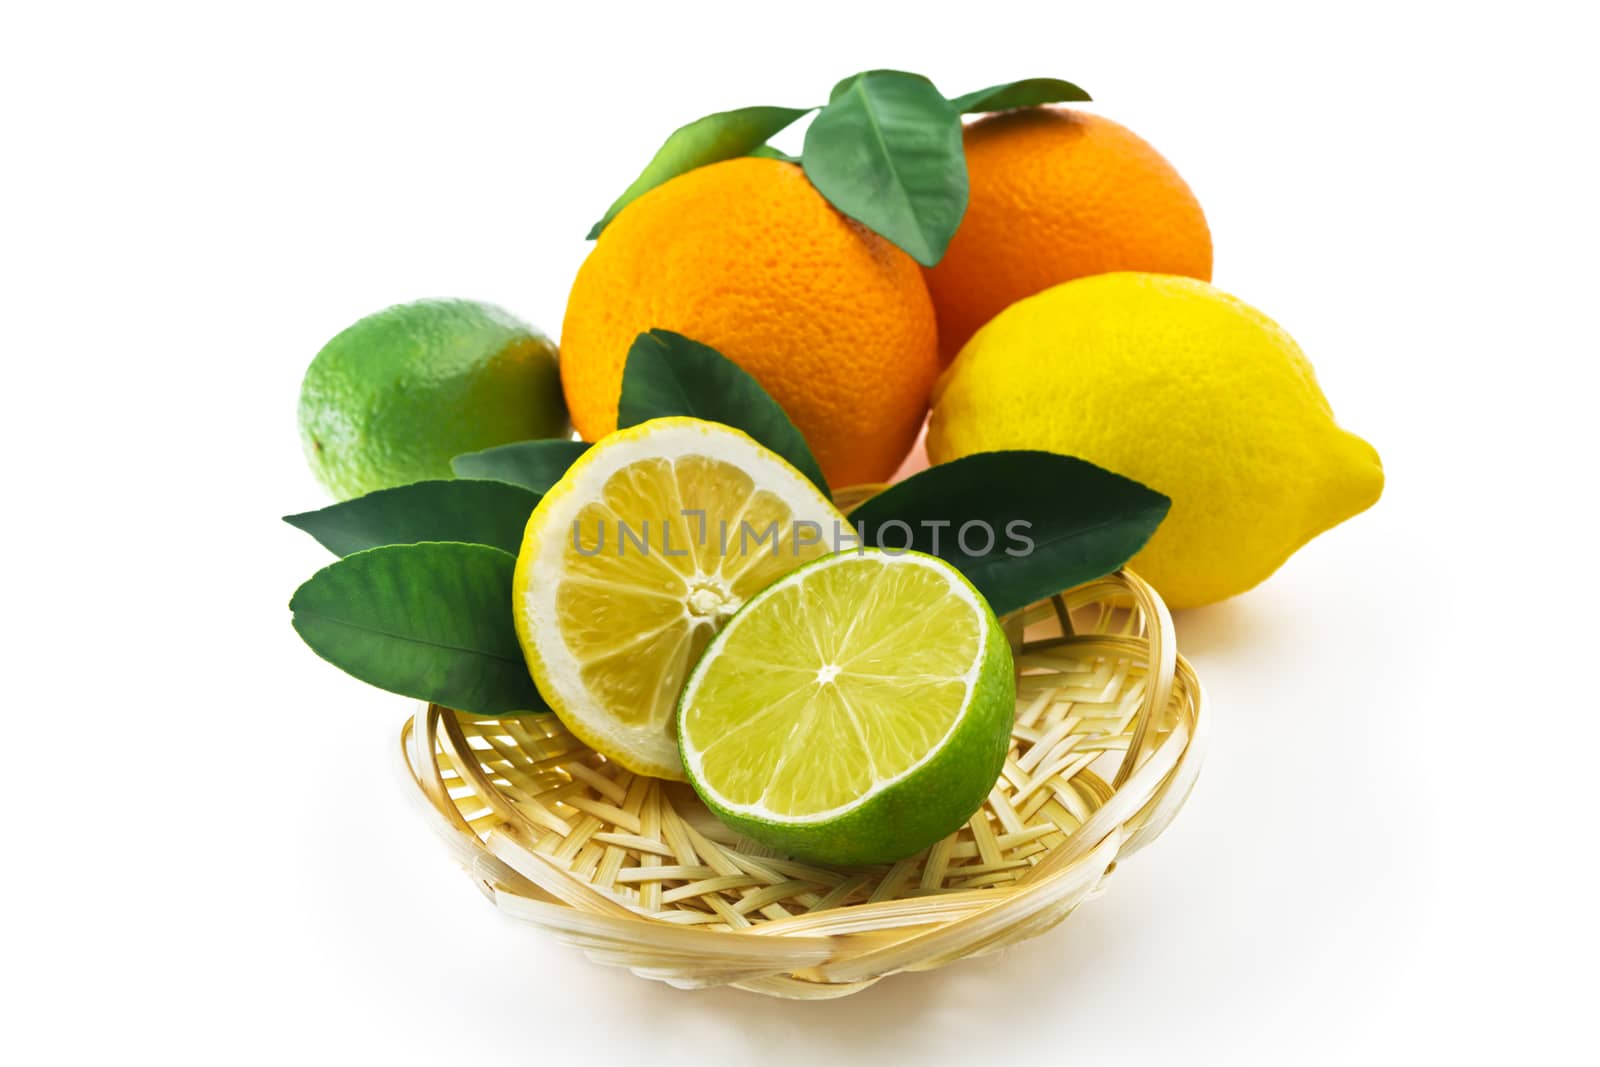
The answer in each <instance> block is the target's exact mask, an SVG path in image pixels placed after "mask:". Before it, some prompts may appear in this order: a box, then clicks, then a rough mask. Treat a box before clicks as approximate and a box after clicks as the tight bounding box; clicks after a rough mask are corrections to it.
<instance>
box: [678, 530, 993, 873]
mask: <svg viewBox="0 0 1600 1067" xmlns="http://www.w3.org/2000/svg"><path fill="white" fill-rule="evenodd" d="M1015 708H1016V682H1015V676H1014V674H1013V670H1012V659H1011V649H1010V646H1009V645H1008V644H1007V643H1006V640H1005V637H1004V635H1003V634H1002V633H1001V630H1000V624H999V622H998V621H997V620H996V619H995V616H994V612H993V611H991V610H990V609H989V605H988V604H987V603H986V602H985V601H984V599H983V597H982V596H981V595H980V594H979V593H978V591H977V590H976V589H974V588H973V587H972V585H971V584H970V583H969V582H968V581H967V580H966V578H964V577H963V576H962V575H961V573H960V572H959V571H957V570H956V569H955V568H954V567H952V566H950V565H949V564H948V563H945V562H944V561H943V560H938V559H935V558H933V557H932V556H924V555H921V554H920V553H894V554H889V553H885V552H881V551H877V550H866V551H846V552H842V553H840V554H838V555H834V556H829V557H827V558H826V559H822V560H819V561H817V562H815V563H810V564H807V565H806V566H804V567H802V568H800V569H799V570H797V571H795V572H794V573H793V574H790V575H789V576H788V577H786V578H783V579H782V580H780V581H778V582H776V583H774V584H773V585H771V586H770V587H768V588H767V589H766V590H765V591H764V592H762V593H761V594H759V595H758V596H757V597H755V599H753V600H751V601H750V603H749V604H748V605H746V606H745V608H744V610H743V611H741V612H740V613H739V614H738V615H736V616H735V617H734V618H733V620H732V621H731V622H730V623H728V625H727V626H726V627H725V628H724V629H723V630H722V632H721V633H720V634H719V635H718V636H717V637H716V638H715V639H714V640H713V641H712V642H711V644H710V646H709V647H708V648H707V649H706V652H705V655H704V656H702V657H701V659H700V663H699V665H698V666H697V667H696V668H695V670H694V672H693V674H691V675H690V678H689V682H688V684H687V685H686V686H685V687H684V690H683V696H682V698H681V700H680V702H679V707H678V742H679V746H680V748H681V749H682V752H683V763H684V767H685V768H686V769H687V771H688V774H689V781H690V783H691V784H692V785H693V786H694V788H695V791H696V792H697V793H699V794H700V797H701V799H702V800H704V801H705V802H706V805H707V806H708V807H710V808H711V809H712V810H713V811H715V812H716V813H717V815H718V816H719V817H720V818H721V819H722V820H723V821H724V822H726V823H728V824H729V825H730V826H732V827H734V828H735V829H737V830H739V831H740V832H742V833H744V834H746V835H747V836H749V837H752V838H754V839H755V840H757V841H760V842H762V843H763V844H766V845H770V846H772V847H773V848H776V849H778V850H780V851H782V852H784V853H786V854H788V855H790V856H795V857H798V858H801V859H809V860H815V861H818V862H822V863H835V864H864V863H886V862H889V861H892V860H897V859H901V858H903V857H905V856H909V855H911V854H913V853H915V852H917V851H919V850H921V849H923V848H926V847H928V846H929V845H931V844H933V843H934V842H935V841H937V840H939V839H940V838H941V837H944V836H945V835H946V834H949V833H951V832H952V831H954V830H956V829H958V828H959V827H960V826H961V824H962V823H964V822H965V821H966V820H967V819H968V818H969V817H970V816H971V815H972V813H973V812H974V811H976V810H977V809H978V807H979V806H980V805H981V804H982V803H983V800H984V798H985V797H986V796H988V794H989V790H990V789H992V788H993V787H994V783H995V780H996V779H997V778H998V777H999V774H1000V769H1001V767H1002V766H1003V765H1004V762H1005V755H1006V749H1007V746H1008V745H1009V743H1010V737H1011V723H1012V719H1013V717H1014V714H1015Z"/></svg>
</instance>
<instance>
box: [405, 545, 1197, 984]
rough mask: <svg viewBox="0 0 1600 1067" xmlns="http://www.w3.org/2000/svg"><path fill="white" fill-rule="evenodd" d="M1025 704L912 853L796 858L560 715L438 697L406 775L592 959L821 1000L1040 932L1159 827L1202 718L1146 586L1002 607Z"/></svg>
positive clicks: (499, 888)
mask: <svg viewBox="0 0 1600 1067" xmlns="http://www.w3.org/2000/svg"><path fill="white" fill-rule="evenodd" d="M1005 625H1006V632H1007V634H1008V636H1009V637H1010V638H1011V641H1012V644H1013V647H1014V649H1015V650H1016V663H1017V670H1018V679H1017V713H1016V725H1015V727H1014V728H1013V730H1012V735H1011V748H1010V751H1009V752H1008V753H1007V756H1006V763H1005V770H1004V771H1003V772H1002V773H1001V776H1000V779H999V781H998V782H997V783H996V784H995V787H994V789H993V790H992V791H991V792H990V794H989V799H988V800H987V801H986V802H985V803H984V805H983V807H982V808H981V809H980V810H979V811H978V812H977V813H976V814H975V815H973V817H972V818H971V820H969V822H968V823H967V825H966V826H964V827H962V828H961V829H960V830H959V831H957V832H956V833H954V834H952V835H950V836H949V837H947V838H945V839H944V840H942V841H940V842H938V843H937V844H935V845H934V846H932V847H931V848H929V849H927V850H925V851H923V852H921V853H918V854H917V855H915V856H912V857H910V858H909V859H905V860H901V861H900V862H898V863H895V864H890V865H883V866H877V867H862V868H831V867H822V866H818V865H815V864H810V863H800V862H796V861H793V860H790V859H787V858H784V857H782V856H779V855H777V854H775V853H774V852H773V851H772V850H771V849H768V848H765V847H763V846H761V845H758V844H756V843H755V842H752V841H750V840H748V839H746V838H743V837H740V836H739V835H737V834H735V833H734V832H733V831H731V830H729V829H728V828H727V827H725V826H723V825H722V824H721V823H720V822H718V821H717V820H716V819H715V818H714V817H713V816H712V814H711V813H710V812H709V811H708V810H707V809H706V807H705V805H703V804H702V803H701V802H700V800H699V798H697V797H696V796H695V795H694V793H693V791H692V790H690V789H689V787H688V786H687V785H684V784H682V783H679V782H666V781H660V780H657V779H653V778H646V777H642V776H639V775H635V774H633V773H632V772H630V771H627V770H625V769H623V768H622V767H620V766H618V765H617V764H615V763H611V762H609V761H607V760H606V759H605V757H603V756H601V755H599V754H598V753H596V752H595V751H594V750H592V749H590V748H589V747H587V746H586V745H584V744H583V743H582V742H581V741H579V740H578V739H577V738H575V737H573V736H572V735H571V734H569V733H568V732H567V731H566V730H565V729H564V728H563V727H562V725H561V723H560V721H559V720H558V719H557V718H556V717H555V716H554V715H538V716H528V717H523V718H510V719H500V720H496V719H479V718H474V717H471V716H467V715H461V714H458V713H456V712H453V711H450V710H448V709H445V708H441V707H439V706H437V705H430V706H428V707H426V708H424V709H423V710H422V711H420V712H418V713H417V715H416V717H415V718H414V719H413V720H411V721H410V722H408V723H407V724H406V726H405V728H404V730H403V731H402V733H401V747H402V750H403V752H404V755H405V760H406V765H407V768H408V769H409V771H410V775H411V778H412V779H413V780H414V781H415V783H416V786H417V789H418V793H417V795H418V796H419V797H420V798H421V799H423V801H424V805H425V807H426V808H427V810H428V811H429V812H431V813H432V815H433V816H434V822H435V825H436V826H437V827H438V828H439V829H440V830H441V832H442V834H443V836H444V837H445V839H446V840H447V841H449V843H450V844H451V846H452V848H453V849H454V850H455V853H456V855H457V857H458V858H459V859H460V861H461V862H462V863H463V865H464V866H465V867H466V868H467V870H468V872H469V874H470V875H471V876H472V878H473V880H474V881H475V882H476V883H477V885H478V886H479V888H480V889H482V890H483V892H484V893H485V894H486V895H487V896H488V897H489V899H490V900H492V901H494V903H495V904H496V905H497V906H498V907H500V908H501V909H502V910H503V911H505V912H506V913H507V914H509V915H512V916H515V917H516V918H519V919H524V920H527V921H529V922H532V923H535V924H537V925H539V926H543V927H545V928H547V929H549V930H552V931H554V932H555V934H556V936H557V937H559V938H561V939H562V940H564V941H568V942H571V943H572V944H575V945H577V946H578V947H579V948H581V949H582V950H583V951H584V952H585V953H586V954H587V955H588V956H589V957H590V958H591V959H593V960H595V961H597V962H600V963H607V964H614V965H617V966H621V967H626V968H628V969H629V970H631V971H633V972H634V973H635V974H637V975H640V976H642V977H645V978H654V979H657V980H660V981H664V982H669V983H671V984H672V985H675V986H683V987H699V986H716V985H732V986H736V987H738V988H740V989H746V990H750V991H752V992H756V993H764V994H766V995H768V996H776V997H791V998H807V999H811V998H823V997H837V996H844V995H846V994H849V993H854V992H856V991H858V990H861V989H864V988H866V987H867V986H869V985H871V984H873V983H874V982H876V981H878V980H879V979H880V978H883V977H884V976H886V975H890V974H893V973H895V972H896V971H920V970H929V969H932V968H935V967H941V966H943V965H945V964H947V963H952V962H954V961H956V960H959V959H963V958H965V957H968V956H978V955H983V954H985V953H989V952H993V951H995V950H997V949H1000V948H1003V947H1005V946H1006V945H1009V944H1012V943H1014V942H1017V941H1021V940H1023V939H1025V938H1029V937H1034V936H1036V935H1038V934H1040V933H1043V932H1044V931H1046V930H1048V929H1049V928H1050V927H1052V926H1054V925H1055V924H1056V923H1058V922H1060V921H1061V920H1062V919H1064V918H1065V917H1066V916H1067V914H1068V913H1069V912H1071V911H1072V909H1073V908H1075V907H1077V906H1078V904H1079V903H1081V902H1082V901H1084V900H1086V899H1087V898H1089V897H1090V896H1093V895H1096V894H1097V893H1098V892H1099V891H1100V889H1101V886H1102V885H1103V883H1104V882H1105V879H1106V876H1107V875H1108V874H1109V873H1110V872H1111V871H1112V870H1113V869H1114V868H1115V866H1116V864H1117V863H1118V862H1119V861H1120V860H1121V859H1123V858H1124V857H1127V856H1129V855H1131V854H1132V853H1134V852H1136V851H1138V850H1139V849H1140V848H1142V847H1144V846H1145V845H1147V844H1149V843H1150V841H1151V840H1153V839H1154V838H1155V837H1156V836H1157V835H1158V834H1160V833H1161V831H1162V830H1163V829H1165V827H1166V826H1167V824H1168V823H1169V822H1171V821H1172V818H1173V816H1174V815H1176V814H1177V812H1178V809H1179V808H1180V807H1181V806H1182V805H1183V802H1184V800H1185V799H1186V797H1187V796H1188V793H1189V790H1190V788H1191V787H1192V786H1193V784H1194V780H1195V776H1196V775H1197V774H1198V773H1199V769H1200V757H1201V753H1202V750H1203V739H1204V735H1205V733H1206V718H1205V714H1204V707H1203V701H1202V696H1201V691H1200V683H1199V681H1198V680H1197V679H1196V678H1195V675H1194V672H1193V671H1192V670H1191V669H1190V667H1189V665H1188V663H1186V662H1185V661H1184V660H1183V658H1182V657H1181V656H1179V655H1178V654H1177V648H1176V645H1175V642H1174V638H1173V627H1172V618H1171V616H1170V615H1169V614H1168V612H1167V609H1166V606H1165V605H1164V604H1162V602H1161V600H1160V599H1159V598H1158V597H1157V596H1156V594H1155V592H1154V591H1153V590H1152V589H1151V588H1150V587H1149V586H1148V585H1146V584H1145V583H1144V582H1143V581H1142V580H1141V579H1139V578H1138V577H1137V576H1135V575H1134V574H1132V573H1131V572H1129V571H1126V570H1123V571H1119V572H1117V573H1116V574H1113V575H1111V576H1109V577H1107V578H1104V579H1101V580H1099V581H1096V582H1091V583H1090V584H1088V585H1084V586H1081V587H1079V588H1077V589H1074V590H1072V591H1070V592H1067V593H1064V594H1062V595H1061V596H1058V597H1054V598H1052V599H1051V600H1048V601H1043V602H1041V603H1039V604H1036V605H1034V606H1033V607H1031V608H1028V609H1026V610H1024V611H1021V612H1018V613H1016V614H1015V615H1012V616H1010V617H1008V618H1007V619H1006V620H1005Z"/></svg>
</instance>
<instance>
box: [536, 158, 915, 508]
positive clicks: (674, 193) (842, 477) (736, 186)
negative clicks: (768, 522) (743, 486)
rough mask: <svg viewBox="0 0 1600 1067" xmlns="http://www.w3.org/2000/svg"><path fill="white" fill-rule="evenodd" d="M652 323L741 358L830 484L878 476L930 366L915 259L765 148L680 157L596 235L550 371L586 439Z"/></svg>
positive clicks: (609, 409) (610, 411)
mask: <svg viewBox="0 0 1600 1067" xmlns="http://www.w3.org/2000/svg"><path fill="white" fill-rule="evenodd" d="M655 328H662V329H668V330H675V331H677V332H678V333H681V334H684V335H685V336H687V337H691V338H693V339H694V340H696V341H700V342H702V343H704V344H708V345H710V346H712V347H713V348H715V349H717V350H718V351H720V352H721V353H722V354H723V355H725V356H727V357H728V358H729V359H732V360H733V361H734V362H736V363H738V364H739V365H740V366H741V367H743V368H744V369H745V370H747V371H749V372H750V373H751V375H753V376H754V377H755V379H756V380H757V381H759V382H760V383H761V384H762V386H763V387H764V388H765V389H766V390H767V391H768V392H769V393H771V394H772V396H773V398H774V399H776V400H777V401H778V403H779V404H781V405H783V408H784V410H785V411H787V412H788V413H789V417H790V418H791V419H793V420H794V422H795V425H796V426H797V427H799V429H800V432H801V433H803V434H805V436H806V440H807V441H809V442H810V444H811V449H812V451H813V452H814V453H815V454H816V457H817V462H818V463H820V464H821V466H822V472H823V474H825V475H826V476H827V478H828V481H829V482H830V483H831V484H832V485H834V486H835V487H843V486H847V485H853V484H859V483H862V482H874V481H884V480H887V479H888V477H889V475H891V474H892V473H893V472H894V470H895V468H896V467H898V466H899V465H900V461H901V460H902V459H904V458H905V455H906V453H907V452H908V451H910V448H911V444H912V442H913V440H914V439H915V438H916V435H917V430H918V428H919V427H920V426H921V425H922V420H923V417H924V416H925V415H926V414H927V410H928V395H929V392H930V391H931V390H932V388H933V380H934V377H935V375H936V374H937V373H938V363H939V360H938V341H937V336H936V325H935V319H934V313H933V304H932V302H931V301H930V300H929V298H928V290H927V286H926V285H925V284H924V282H923V278H922V272H921V270H920V268H919V267H918V266H917V264H916V263H915V261H913V260H912V259H911V257H909V256H907V255H906V254H905V253H904V252H902V251H900V250H899V249H898V248H896V247H894V246H893V245H891V244H890V243H889V242H888V241H885V240H884V239H883V238H881V237H879V236H878V235H876V234H874V233H872V232H871V231H870V230H867V229H866V228H865V227H863V226H861V225H859V224H858V223H855V222H853V221H851V220H850V219H848V218H846V217H845V216H843V215H841V214H840V213H839V212H838V211H836V210H835V209H834V208H833V206H832V205H830V204H829V203H828V202H827V201H826V200H824V199H823V197H822V194H820V193H818V192H817V191H816V189H814V188H812V186H811V183H810V182H809V181H808V180H807V179H806V176H805V173H804V172H803V171H801V169H800V168H799V167H797V166H795V165H794V164H792V163H785V162H782V161H780V160H773V159H758V158H747V159H732V160H727V161H725V162H722V163H714V164H711V165H710V166H706V167H700V168H698V169H696V170H692V171H689V172H688V173H687V174H682V175H680V176H678V177H676V178H673V179H672V180H671V181H669V182H666V183H665V184H663V185H659V186H657V187H656V188H655V189H652V190H651V191H649V192H648V193H645V194H644V195H643V196H641V197H640V198H639V199H637V200H635V201H634V202H633V203H631V204H629V205H628V206H627V207H626V208H624V209H623V211H622V213H621V214H619V215H618V216H617V217H616V219H615V220H613V221H612V223H611V225H610V226H608V227H606V229H605V231H604V232H603V233H601V235H600V239H599V240H598V241H597V242H596V243H595V246H594V249H593V250H592V251H591V252H590V253H589V257H588V259H586V260H585V261H584V263H583V266H582V268H580V269H579V271H578V277H577V280H576V281H574V282H573V284H572V294H571V296H569V297H568V299H567V315H566V321H565V322H564V324H563V326H562V330H561V382H562V386H563V388H564V390H565V392H566V397H567V404H568V406H569V408H570V409H571V413H572V422H573V425H575V426H576V427H577V428H578V432H579V433H580V434H582V435H583V437H584V438H585V439H586V440H590V441H593V440H595V439H597V438H599V437H602V436H604V435H605V434H607V433H610V432H611V431H612V430H614V429H616V425H617V398H618V396H619V395H620V393H621V389H622V367H623V363H624V361H625V360H626V359H627V355H628V348H629V346H630V345H631V344H632V343H633V340H634V338H635V337H636V336H638V335H639V334H640V333H642V332H643V331H645V330H649V329H655Z"/></svg>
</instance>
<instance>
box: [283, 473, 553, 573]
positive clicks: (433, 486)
mask: <svg viewBox="0 0 1600 1067" xmlns="http://www.w3.org/2000/svg"><path fill="white" fill-rule="evenodd" d="M538 503H539V497H538V495H537V494H535V493H530V492H528V491H527V490H526V489H523V488H522V487H521V486H516V485H507V484H506V483H505V482H490V481H470V480H458V481H428V482H413V483H412V484H411V485H401V486H396V487H395V488H393V489H379V490H378V491H377V492H375V493H368V494H367V495H366V496H358V497H356V498H355V499H354V500H346V501H344V502H343V503H341V504H334V505H333V506H332V507H326V508H323V509H321V510H320V511H307V512H304V513H302V514H299V515H285V516H284V517H283V521H284V522H286V523H288V524H289V525H290V526H293V527H295V528H297V529H300V530H304V531H305V532H306V533H308V534H310V535H311V536H312V537H314V538H316V539H317V541H318V542H319V543H320V544H321V545H322V546H323V547H324V548H326V549H328V550H329V551H330V552H332V553H334V554H335V555H338V556H348V555H350V554H351V553H353V552H362V551H365V550H366V549H369V548H377V547H378V546H379V545H409V544H415V543H416V542H418V541H466V542H470V543H472V544H478V545H493V546H494V547H495V548H501V549H504V550H505V551H507V552H510V553H512V554H513V555H515V554H516V552H517V550H518V549H519V548H521V547H522V531H523V529H524V528H525V527H526V526H527V525H528V516H529V515H532V514H533V509H534V506H535V505H536V504H538Z"/></svg>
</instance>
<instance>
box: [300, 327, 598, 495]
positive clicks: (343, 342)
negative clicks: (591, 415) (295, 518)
mask: <svg viewBox="0 0 1600 1067" xmlns="http://www.w3.org/2000/svg"><path fill="white" fill-rule="evenodd" d="M567 432H568V423H567V409H566V405H565V403H564V402H563V400H562V396H561V376H560V372H559V371H558V369H557V366H556V346H555V345H554V344H552V343H551V341H550V339H549V338H547V337H545V336H544V335H543V334H541V333H540V332H539V331H537V330H535V329H533V328H532V327H531V326H529V325H527V324H526V323H524V322H521V321H519V320H518V319H516V318H514V317H513V316H511V315H510V314H508V313H507V312H505V311H503V310H501V309H500V308H497V307H494V306H493V305H490V304H480V303H477V302H475V301H471V300H418V301H416V302H414V303H410V304H397V305H396V306H394V307H391V308H387V309H385V310H383V311H380V312H378V313H377V314H375V315H368V316H367V317H366V318H364V319H362V320H361V321H360V322H357V323H356V324H355V325H353V326H351V327H349V328H348V329H346V330H345V331H344V332H342V333H340V334H339V336H337V337H335V338H334V339H333V340H331V341H329V342H328V343H327V344H326V345H324V346H323V348H322V351H320V352H318V353H317V356H316V358H315V359H313V360H312V361H311V366H310V367H309V368H308V369H307V370H306V376H305V380H304V381H303V382H302V383H301V386H300V440H301V444H302V445H303V446H304V448H305V453H306V460H307V462H309V463H310V464H311V469H312V471H313V472H314V473H315V474H316V476H317V480H318V481H320V482H321V483H322V484H323V486H325V487H326V488H327V490H328V491H329V492H330V493H332V494H333V495H334V496H335V497H336V498H338V499H340V500H347V499H349V498H350V497H353V496H360V495H361V494H363V493H370V492H372V491H373V490H375V489H387V488H390V487H392V486H396V485H406V484H408V483H410V482H415V481H421V480H423V479H427V478H449V477H451V470H450V460H451V459H453V458H454V457H456V456H459V455H461V454H462V453H464V452H476V451H478V450H479V449H484V448H492V447H494V446H495V445H503V444H507V443H509V442H511V441H522V440H527V439H528V438H533V437H564V436H566V434H567Z"/></svg>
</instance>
